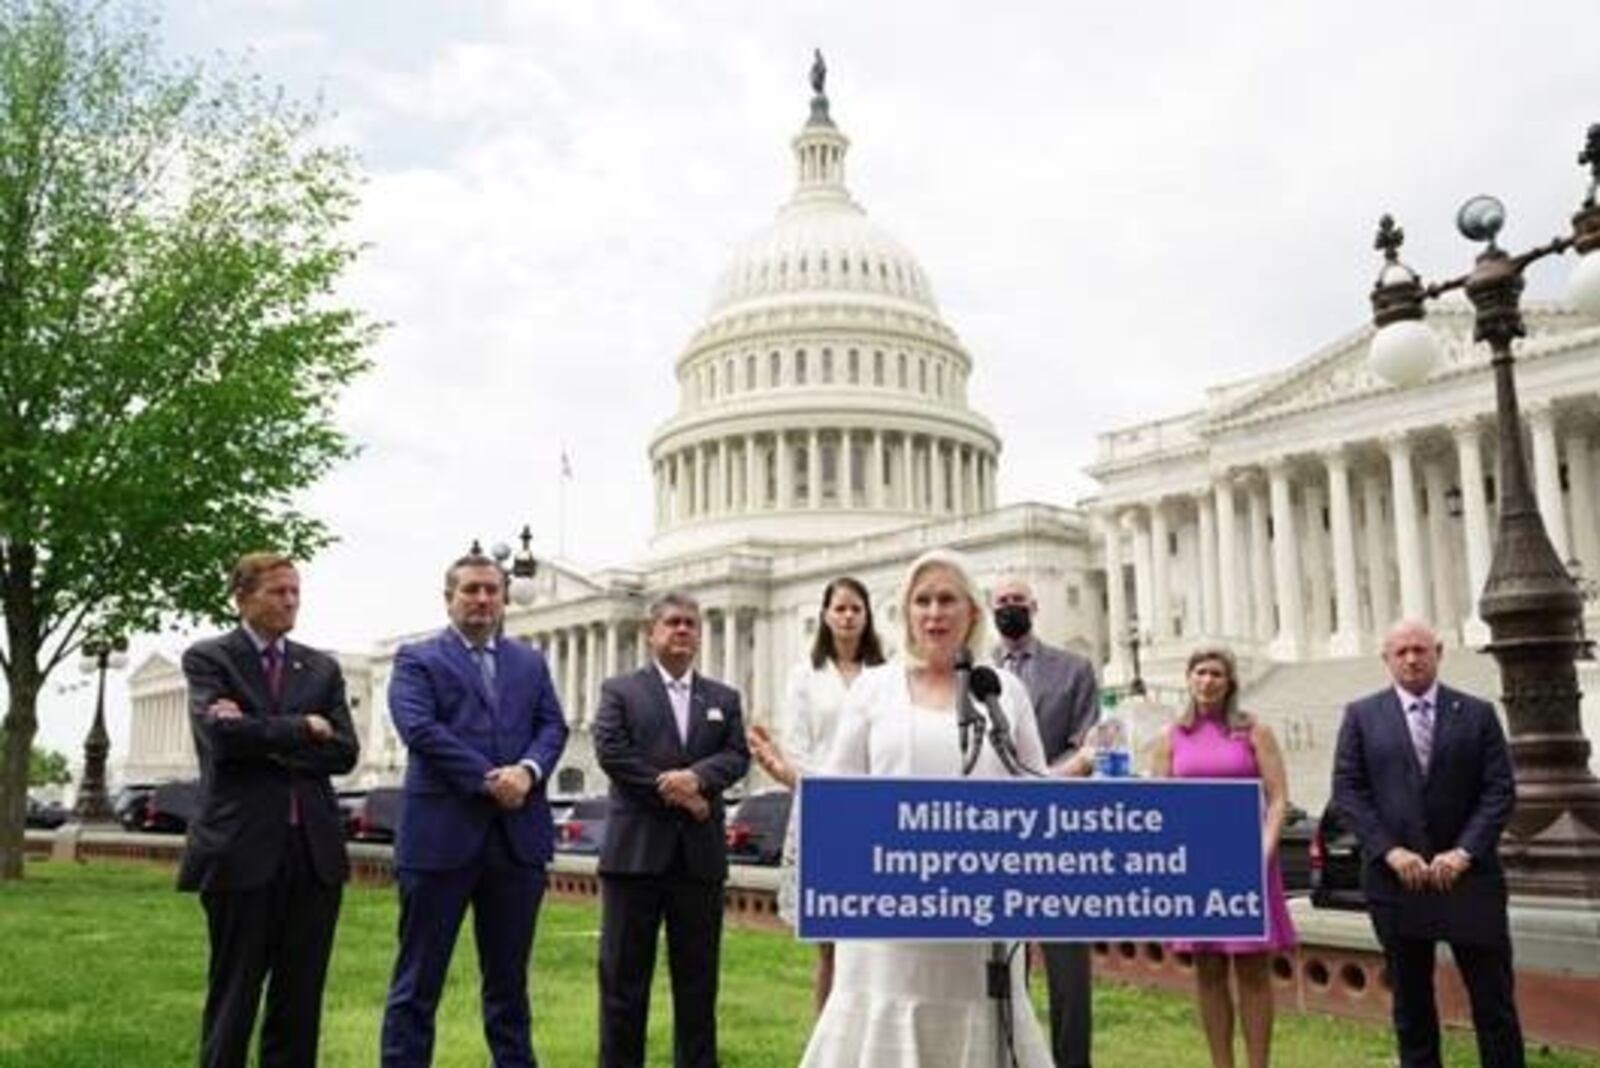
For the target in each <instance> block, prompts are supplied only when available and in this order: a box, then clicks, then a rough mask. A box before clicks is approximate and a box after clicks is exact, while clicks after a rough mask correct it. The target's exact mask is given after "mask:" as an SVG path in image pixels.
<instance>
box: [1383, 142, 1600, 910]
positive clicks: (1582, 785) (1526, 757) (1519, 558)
mask: <svg viewBox="0 0 1600 1068" xmlns="http://www.w3.org/2000/svg"><path fill="white" fill-rule="evenodd" d="M1578 162H1579V163H1581V164H1587V165H1588V166H1589V168H1590V170H1591V172H1592V180H1591V182H1590V185H1589V192H1588V196H1587V197H1586V198H1585V200H1584V201H1583V204H1582V206H1581V207H1580V208H1579V209H1578V211H1577V213H1576V214H1575V215H1573V217H1572V233H1571V234H1570V235H1569V236H1565V237H1558V238H1555V239H1554V240H1552V241H1550V242H1548V243H1546V244H1543V245H1539V246H1537V247H1535V248H1532V249H1529V250H1528V251H1526V252H1523V253H1521V254H1519V255H1511V254H1509V253H1507V252H1505V251H1504V250H1502V249H1501V248H1499V247H1498V246H1497V245H1496V244H1495V237H1496V235H1497V234H1498V233H1499V232H1500V227H1501V225H1502V224H1503V223H1504V222H1505V208H1504V207H1503V206H1502V205H1501V204H1500V202H1499V201H1498V200H1495V199H1494V198H1493V197H1487V196H1479V197H1473V198H1472V199H1471V200H1469V201H1467V202H1466V204H1464V205H1462V207H1461V210H1460V212H1459V213H1458V214H1457V216H1456V226H1457V228H1458V229H1459V230H1460V231H1461V233H1462V235H1463V236H1465V237H1466V238H1467V239H1468V240H1471V241H1483V242H1486V243H1487V244H1486V247H1485V248H1484V250H1483V251H1482V252H1481V253H1480V254H1479V255H1478V257H1477V261H1476V263H1475V265H1474V267H1473V269H1472V270H1471V271H1470V272H1468V273H1467V274H1464V275H1461V276H1460V277H1457V278H1452V279H1450V280H1449V281H1446V282H1438V283H1434V284H1431V285H1425V284H1424V283H1423V282H1422V280H1421V279H1420V278H1419V277H1418V276H1417V274H1416V272H1414V271H1412V270H1411V268H1409V267H1407V266H1405V264H1403V263H1401V262H1400V259H1399V251H1400V245H1401V242H1402V240H1403V239H1404V235H1403V233H1402V231H1401V230H1400V228H1399V227H1398V226H1396V225H1395V223H1394V220H1393V219H1392V218H1390V217H1389V216H1387V215H1385V216H1384V217H1383V218H1382V220H1381V221H1380V222H1379V224H1378V238H1377V242H1376V247H1377V248H1378V249H1380V250H1381V251H1382V252H1383V254H1384V265H1383V268H1382V270H1381V271H1380V272H1379V275H1378V280H1377V283H1376V285H1375V286H1374V287H1373V290H1372V310H1373V321H1374V323H1375V325H1376V326H1377V327H1378V331H1377V334H1376V335H1375V336H1374V338H1373V341H1372V350H1371V354H1370V357H1369V360H1370V364H1371V366H1372V369H1373V370H1374V371H1375V372H1377V373H1378V374H1379V375H1380V376H1382V377H1384V378H1387V379H1389V380H1390V381H1391V382H1394V383H1395V384H1396V385H1402V386H1404V385H1413V384H1416V383H1419V382H1421V381H1422V380H1423V379H1424V378H1426V377H1427V375H1428V373H1429V372H1430V371H1431V370H1432V369H1433V367H1434V365H1435V364H1437V362H1438V360H1439V355H1440V353H1439V343H1438V339H1437V338H1436V337H1435V336H1434V334H1433V331H1432V330H1431V329H1429V328H1428V326H1427V325H1426V323H1424V321H1423V303H1424V302H1425V301H1428V300H1431V299H1433V298H1435V297H1437V296H1439V295H1440V294H1442V293H1448V292H1450V291H1451V290H1455V289H1461V290H1463V291H1465V293H1466V295H1467V299H1468V300H1469V301H1471V303H1472V306H1473V308H1474V310H1475V311H1476V315H1475V317H1474V330H1473V337H1474V339H1475V340H1477V341H1484V342H1487V343H1488V344H1489V347H1490V349H1491V350H1492V352H1493V353H1494V358H1493V361H1492V363H1491V366H1492V367H1493V370H1494V383H1495V399H1496V415H1497V435H1498V447H1499V455H1500V472H1499V478H1498V480H1497V484H1498V486H1499V493H1500V519H1499V528H1498V530H1497V531H1496V535H1495V544H1494V555H1493V560H1492V562H1491V564H1490V567H1489V577H1488V581H1487V582H1486V584H1485V586H1484V589H1483V594H1482V598H1481V599H1480V601H1479V613H1480V615H1481V617H1482V618H1483V621H1484V622H1485V623H1487V624H1488V626H1489V632H1490V642H1489V645H1488V651H1489V652H1490V653H1492V654H1493V655H1494V657H1495V659H1496V660H1497V661H1498V662H1499V664H1500V676H1501V683H1502V685H1503V687H1504V690H1505V692H1504V695H1503V700H1504V703H1505V709H1506V719H1507V721H1508V723H1509V725H1510V734H1511V754H1512V759H1513V762H1514V763H1515V765H1516V774H1517V806H1516V811H1515V813H1514V815H1513V816H1512V819H1511V823H1510V825H1509V826H1508V827H1507V829H1506V835H1505V839H1504V841H1503V842H1502V848H1501V857H1502V860H1503V861H1504V862H1505V864H1506V867H1507V874H1508V877H1509V881H1510V883H1511V888H1512V890H1513V892H1515V893H1517V894H1518V895H1521V896H1524V897H1544V898H1555V899H1565V900H1587V901H1596V900H1600V780H1597V779H1596V778H1595V777H1594V776H1593V775H1591V774H1590V773H1589V770H1588V764H1589V741H1588V739H1587V738H1585V737H1584V734H1583V725H1582V721H1581V720H1580V718H1579V711H1578V701H1579V696H1580V695H1579V692H1578V682H1577V669H1576V666H1575V663H1574V661H1575V660H1576V659H1577V658H1578V657H1580V656H1582V655H1584V654H1585V653H1586V652H1587V648H1588V643H1587V642H1586V641H1585V639H1584V637H1583V629H1582V623H1583V600H1582V597H1581V595H1580V592H1579V590H1578V587H1577V584H1576V583H1575V582H1574V581H1573V579H1572V577H1571V576H1570V575H1569V574H1568V573H1567V570H1566V568H1565V567H1564V566H1563V565H1562V563H1561V559H1560V557H1559V556H1557V554H1556V551H1555V548H1554V546H1552V545H1551V543H1550V537H1549V535H1548V533H1547V532H1546V531H1545V527H1544V521H1543V520H1542V519H1541V517H1540V515H1539V509H1538V505H1537V503H1536V501H1535V499H1534V494H1533V488H1532V485H1531V479H1530V478H1529V476H1528V461H1527V456H1526V455H1525V453H1524V448H1523V438H1522V417H1521V413H1520V411H1519V409H1518V406H1517V389H1516V382H1515V379H1514V376H1513V356H1512V347H1511V344H1512V341H1514V340H1515V339H1516V338H1519V337H1523V336H1525V329H1524V326H1523V321H1522V313H1521V308H1520V301H1521V295H1522V286H1523V278H1522V274H1523V271H1524V270H1525V269H1526V268H1527V266H1528V265H1529V264H1531V263H1533V262H1535V261H1536V260H1540V259H1543V258H1544V257H1546V256H1550V255H1554V254H1556V253H1561V252H1565V251H1567V250H1568V249H1573V250H1575V251H1577V252H1578V253H1579V254H1580V255H1581V257H1582V258H1581V259H1580V260H1579V263H1578V267H1577V269H1576V271H1574V273H1573V277H1572V282H1571V287H1570V290H1569V294H1568V295H1569V298H1570V300H1571V302H1572V303H1573V304H1574V305H1576V306H1577V307H1578V308H1579V309H1581V310H1583V311H1585V312H1587V313H1589V314H1591V315H1600V204H1596V201H1595V193H1596V188H1597V187H1600V124H1597V125H1595V126H1591V127H1590V128H1589V133H1588V140H1587V143H1586V146H1585V148H1584V151H1583V153H1582V154H1581V155H1580V156H1579V157H1578ZM1474 489H1476V487H1474Z"/></svg>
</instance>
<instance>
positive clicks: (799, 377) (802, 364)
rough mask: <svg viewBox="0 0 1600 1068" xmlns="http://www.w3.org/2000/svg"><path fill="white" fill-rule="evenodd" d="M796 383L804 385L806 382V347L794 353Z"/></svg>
mask: <svg viewBox="0 0 1600 1068" xmlns="http://www.w3.org/2000/svg"><path fill="white" fill-rule="evenodd" d="M794 384H795V385H797V386H803V385H805V384H806V350H805V349H798V350H796V351H795V354H794Z"/></svg>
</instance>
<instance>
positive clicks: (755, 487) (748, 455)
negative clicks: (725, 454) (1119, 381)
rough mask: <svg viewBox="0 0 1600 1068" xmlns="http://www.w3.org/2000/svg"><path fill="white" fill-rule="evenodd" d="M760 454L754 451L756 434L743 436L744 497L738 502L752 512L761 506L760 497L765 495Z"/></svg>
mask: <svg viewBox="0 0 1600 1068" xmlns="http://www.w3.org/2000/svg"><path fill="white" fill-rule="evenodd" d="M760 458H761V454H760V453H759V452H758V451H756V436H755V435H754V434H746V435H745V436H744V499H743V500H742V501H740V502H739V503H740V504H741V505H742V506H743V507H744V510H745V511H747V512H754V511H755V510H756V509H758V508H760V507H761V503H762V498H764V497H765V496H766V493H765V490H766V486H765V485H763V483H764V482H765V481H766V480H765V479H763V478H762V477H761V464H760Z"/></svg>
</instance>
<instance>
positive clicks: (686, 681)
mask: <svg viewBox="0 0 1600 1068" xmlns="http://www.w3.org/2000/svg"><path fill="white" fill-rule="evenodd" d="M651 663H652V664H654V665H655V666H656V674H658V675H660V676H661V685H663V686H665V687H666V688H667V692H668V693H671V692H672V688H673V686H675V685H677V684H678V683H680V682H681V683H682V684H683V687H684V689H685V690H686V691H687V690H692V689H693V688H694V668H692V667H691V668H690V669H689V670H688V671H685V672H684V673H683V675H682V677H681V678H676V679H675V678H673V677H672V673H671V672H669V671H668V670H667V669H666V668H665V667H663V666H662V663H661V661H659V660H652V661H651Z"/></svg>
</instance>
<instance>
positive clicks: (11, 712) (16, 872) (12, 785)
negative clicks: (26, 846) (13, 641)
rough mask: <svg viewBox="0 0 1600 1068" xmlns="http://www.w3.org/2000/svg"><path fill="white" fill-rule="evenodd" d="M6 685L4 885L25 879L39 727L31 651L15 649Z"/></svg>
mask: <svg viewBox="0 0 1600 1068" xmlns="http://www.w3.org/2000/svg"><path fill="white" fill-rule="evenodd" d="M11 652H12V661H11V671H10V672H9V673H8V674H7V677H6V684H7V687H8V688H9V690H10V706H9V707H8V708H7V710H6V719H5V730H4V731H3V732H0V735H3V736H4V738H5V751H4V753H3V754H0V882H5V881H7V880H11V879H20V878H22V851H23V838H22V836H23V831H24V829H25V822H26V819H27V808H28V757H29V754H30V753H31V752H32V750H33V736H34V734H35V732H36V731H37V730H38V727H39V719H38V705H39V679H38V667H37V665H36V664H35V663H34V660H35V657H34V655H33V653H32V652H31V651H29V652H28V654H27V656H26V659H24V658H22V657H20V656H18V655H17V654H18V653H21V652H22V650H19V649H12V650H11Z"/></svg>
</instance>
